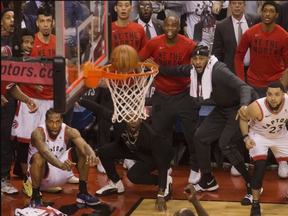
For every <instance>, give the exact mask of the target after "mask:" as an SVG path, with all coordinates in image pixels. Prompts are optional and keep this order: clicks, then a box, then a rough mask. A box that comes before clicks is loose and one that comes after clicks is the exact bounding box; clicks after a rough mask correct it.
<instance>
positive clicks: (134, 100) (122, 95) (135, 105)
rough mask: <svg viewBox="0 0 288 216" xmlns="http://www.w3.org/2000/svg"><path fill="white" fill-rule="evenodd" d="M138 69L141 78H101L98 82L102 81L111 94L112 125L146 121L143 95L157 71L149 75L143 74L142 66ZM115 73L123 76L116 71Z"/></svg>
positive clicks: (143, 68) (143, 67)
mask: <svg viewBox="0 0 288 216" xmlns="http://www.w3.org/2000/svg"><path fill="white" fill-rule="evenodd" d="M140 68H141V71H140V74H143V75H141V76H133V75H132V76H130V77H129V78H128V79H111V78H110V79H109V78H105V77H103V78H101V81H100V82H103V81H104V82H105V84H106V85H107V86H108V88H109V90H110V92H111V97H112V100H113V104H114V113H113V117H112V122H113V123H114V122H116V121H117V122H122V121H123V120H124V121H131V120H134V121H136V120H138V119H139V118H141V119H146V118H147V116H148V114H147V112H146V109H145V95H146V93H147V91H148V89H149V87H150V85H151V84H152V82H153V80H154V77H155V76H156V74H157V73H158V71H157V72H156V73H152V74H151V73H147V72H145V66H144V65H141V67H140ZM150 70H151V71H153V70H155V68H153V67H151V68H150ZM107 72H109V68H107ZM115 73H118V74H123V73H121V72H117V71H115ZM134 74H136V72H134ZM137 74H139V72H138V73H137ZM145 74H147V75H145Z"/></svg>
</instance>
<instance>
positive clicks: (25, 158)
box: [1, 1, 288, 216]
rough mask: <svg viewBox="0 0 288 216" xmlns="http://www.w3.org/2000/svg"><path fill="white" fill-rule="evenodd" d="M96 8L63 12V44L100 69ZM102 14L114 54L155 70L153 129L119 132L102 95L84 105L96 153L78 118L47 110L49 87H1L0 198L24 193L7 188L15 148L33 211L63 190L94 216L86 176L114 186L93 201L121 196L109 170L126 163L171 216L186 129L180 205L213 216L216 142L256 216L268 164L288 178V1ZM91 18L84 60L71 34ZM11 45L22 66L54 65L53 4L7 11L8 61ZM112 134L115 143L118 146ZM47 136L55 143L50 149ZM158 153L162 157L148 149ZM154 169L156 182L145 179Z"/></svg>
mask: <svg viewBox="0 0 288 216" xmlns="http://www.w3.org/2000/svg"><path fill="white" fill-rule="evenodd" d="M101 2H102V1H93V5H94V6H93V8H90V6H91V5H92V4H90V2H88V1H87V2H85V1H66V2H65V3H64V7H65V13H66V14H67V18H66V19H67V23H69V28H66V29H65V33H66V34H67V37H65V44H66V47H67V51H68V52H69V53H68V54H67V56H70V57H71V61H72V59H73V57H77V55H80V59H81V63H84V62H85V61H87V60H89V61H95V58H94V60H93V58H92V57H93V56H94V57H95V56H98V55H101V50H102V48H103V29H102V28H101V27H100V26H98V24H99V23H101V21H99V20H100V19H101V18H100V17H101V16H100V14H101V13H103V11H101V10H102V9H101ZM107 4H108V8H107V10H108V9H109V14H110V15H111V18H112V24H111V25H112V26H111V31H112V32H111V34H110V36H111V39H112V40H111V41H112V43H111V46H112V50H113V49H114V48H115V47H117V46H119V45H122V44H127V45H130V46H132V47H133V48H134V49H135V50H136V51H137V53H138V54H139V61H143V62H149V63H154V64H157V65H158V66H159V74H158V75H157V76H156V78H155V80H154V83H153V85H152V86H151V89H153V91H152V92H153V94H151V95H150V96H151V98H147V101H146V103H147V104H149V105H151V106H152V116H153V118H152V126H151V125H149V124H148V123H146V122H142V121H140V120H139V122H138V121H135V122H134V121H130V120H129V119H127V120H126V121H125V122H123V124H112V122H111V121H110V120H109V118H110V112H111V110H112V109H113V103H112V99H111V95H110V91H109V90H108V89H107V88H104V87H103V88H102V87H99V88H98V89H97V98H96V99H95V101H89V100H88V99H82V98H81V99H80V100H79V104H81V105H82V106H84V107H87V108H90V109H91V110H92V111H93V113H94V115H95V116H97V123H98V124H99V127H98V128H99V130H98V139H97V144H96V147H97V148H96V149H93V150H92V149H91V148H90V147H89V145H88V144H87V142H88V141H87V140H86V141H85V140H84V139H83V138H82V137H81V135H80V134H79V132H78V131H77V130H76V129H74V128H72V127H70V126H71V121H72V117H73V116H72V115H73V108H71V109H70V110H69V111H68V112H67V113H66V114H65V115H64V116H63V119H64V121H63V120H62V115H60V114H59V115H58V114H57V113H56V112H54V110H53V109H50V108H52V107H53V87H51V86H50V87H49V86H42V85H32V84H14V83H9V82H2V81H1V192H3V193H7V194H11V195H13V194H18V190H17V189H16V188H15V187H13V182H11V180H10V171H11V165H12V161H13V157H14V156H15V154H14V152H15V149H17V158H14V159H16V161H17V162H18V163H19V166H20V170H21V175H23V189H22V192H23V193H25V194H26V195H27V196H29V197H31V203H30V204H31V206H32V207H39V206H41V205H43V204H42V201H41V196H42V195H41V192H40V190H45V191H48V192H49V191H52V192H53V191H55V190H56V191H61V190H62V189H61V186H62V185H63V184H64V183H66V182H67V181H68V182H70V183H79V193H78V195H77V202H80V203H83V202H84V203H88V204H90V205H97V204H99V203H100V200H98V199H97V198H95V197H93V196H92V195H90V194H89V193H88V192H87V187H86V184H87V178H88V172H89V166H91V167H92V166H95V165H97V170H98V173H107V175H108V177H109V179H110V181H109V182H108V183H107V185H105V186H103V187H102V188H100V189H99V190H98V191H96V196H107V195H110V194H112V193H123V192H124V191H125V189H124V185H123V183H122V181H121V177H120V176H119V175H118V174H117V172H116V170H115V167H114V162H113V161H114V160H115V159H119V161H121V160H123V161H124V164H123V166H124V168H126V169H128V170H129V171H128V173H129V175H128V174H127V176H128V178H129V179H130V181H132V182H134V183H136V184H148V185H149V184H150V185H158V187H159V188H158V195H157V199H156V206H157V207H158V210H159V211H165V210H167V207H166V201H168V200H169V199H170V198H171V193H172V182H173V179H172V174H171V173H172V169H171V164H173V153H171V151H173V150H172V148H171V147H172V140H173V138H172V135H173V130H174V127H175V124H176V122H177V119H180V122H181V126H182V130H183V133H184V136H185V140H186V142H187V145H188V147H189V157H190V158H189V166H190V168H189V169H190V175H189V177H187V182H188V183H189V185H188V186H187V187H186V188H185V186H186V185H183V188H185V189H187V190H189V191H188V192H187V190H186V192H185V194H186V195H187V198H188V200H189V201H190V202H191V203H193V205H194V206H195V208H196V210H197V209H198V210H199V212H198V215H208V213H207V212H206V211H205V210H204V209H203V208H202V206H201V204H200V203H199V202H198V200H197V199H196V198H195V193H197V192H199V191H215V190H217V189H218V187H219V185H218V184H217V182H216V179H215V177H214V176H213V173H212V168H211V159H210V158H211V152H210V150H211V144H212V143H214V142H217V143H218V148H219V149H220V150H221V153H222V154H223V156H224V157H225V158H226V160H227V161H229V162H230V163H231V165H232V167H231V175H233V176H242V177H243V178H244V180H245V182H246V188H247V192H246V195H245V197H244V198H243V200H242V201H241V204H242V205H252V207H251V213H250V214H251V216H257V215H261V211H260V205H259V200H261V193H262V191H263V189H264V190H265V188H262V181H263V178H264V173H265V169H266V167H267V165H268V164H269V165H276V166H277V169H278V175H279V177H280V178H282V179H287V178H288V165H287V160H288V145H287V139H288V138H287V136H288V131H287V128H288V113H287V109H288V98H287V88H288V32H287V31H288V16H287V11H288V2H287V1H249V2H248V1H109V2H108V3H107ZM16 5H17V6H18V5H20V11H21V14H20V17H21V20H20V25H21V26H19V28H18V26H17V28H16V27H15V22H14V16H15V14H14V11H15V10H16V8H15V7H16ZM17 11H19V8H17ZM90 14H92V15H93V22H94V24H93V29H94V30H93V31H94V32H93V34H92V33H91V26H90V28H87V29H86V32H84V33H83V35H84V36H83V35H82V36H83V37H82V40H80V45H79V46H80V53H77V51H75V50H77V49H78V46H77V38H76V36H77V35H76V33H75V32H76V28H77V26H79V24H80V23H81V22H83V21H85V19H87V17H89V16H90ZM15 17H16V16H15ZM65 23H66V20H65ZM67 26H68V24H67ZM15 29H17V30H19V31H17V32H16V31H15ZM86 33H87V35H86V36H85V34H86ZM15 34H18V36H19V38H20V40H21V56H31V57H37V56H42V57H49V58H53V57H55V56H56V36H55V2H54V1H21V3H17V4H16V3H15V2H14V1H2V2H1V56H2V57H3V58H5V57H7V56H8V57H9V56H13V52H12V51H13V38H14V36H15ZM81 34H82V33H81ZM67 51H66V52H67ZM78 63H79V62H78ZM205 101H209V104H210V105H212V106H214V109H213V110H212V112H211V113H210V114H209V115H208V116H207V117H206V118H205V120H204V121H203V122H201V121H200V117H199V110H200V108H201V106H203V105H204V104H205ZM75 106H76V107H78V103H75ZM104 107H106V109H104ZM285 110H286V112H285ZM271 115H272V116H271ZM276 121H277V125H276V124H274V123H275V122H276ZM263 122H264V123H265V124H264V123H263ZM53 124H55V125H56V126H55V127H54V126H53ZM270 124H272V126H271V125H270ZM248 125H249V127H250V129H249V130H248ZM39 126H40V127H39ZM43 128H44V129H43ZM46 128H47V129H46ZM61 128H63V130H64V128H66V129H65V130H67V134H68V135H65V136H67V137H66V138H67V140H71V141H72V144H71V142H67V143H66V140H65V142H64V140H61V136H60V135H59V133H60V131H61ZM111 128H114V138H113V140H114V139H115V141H114V142H112V143H111V140H110V138H111V134H110V132H111ZM140 129H141V130H140ZM241 132H242V133H241ZM31 134H32V136H31ZM143 134H145V136H144V135H143ZM45 137H46V138H47V137H54V139H53V141H50V142H49V139H48V138H47V139H45ZM145 137H149V139H150V140H149V139H147V140H146V138H145ZM58 139H59V140H58ZM274 140H276V141H274ZM272 141H273V143H274V144H271V143H272ZM154 142H155V145H157V142H158V144H159V146H157V147H155V146H154V147H153V145H151V144H152V143H154ZM59 143H60V144H59ZM255 144H256V146H257V147H255ZM46 145H48V146H49V147H50V148H52V146H57V145H61V146H62V145H63V149H62V150H63V151H62V150H61V151H59V152H58V150H57V151H52V154H50V153H47V149H48V148H47V146H46ZM139 147H140V148H139ZM118 148H119V150H117V149H118ZM164 149H165V151H164ZM32 150H33V151H32ZM122 150H123V151H122ZM170 150H171V151H170ZM94 151H96V152H97V154H95V152H94ZM116 151H117V154H116ZM28 152H29V154H28ZM113 152H114V153H113ZM57 154H59V155H57ZM67 154H71V157H68V156H67ZM96 155H97V157H96ZM55 156H57V157H55ZM98 156H99V158H98ZM58 158H59V159H58ZM85 160H86V161H85ZM45 164H46V168H45V169H43V170H44V171H45V172H44V171H43V172H41V174H40V173H38V174H36V173H37V171H35V170H37V169H39V166H40V167H44V166H45ZM48 164H49V166H51V167H50V168H51V169H52V170H56V171H57V170H59V169H60V171H62V172H63V171H64V170H68V171H69V175H66V176H64V177H65V178H64V177H63V179H62V180H58V182H57V184H48V183H45V181H44V179H43V177H44V176H45V175H46V174H47V173H46V172H47V167H48V166H47V165H48ZM74 164H77V168H78V169H81V173H80V179H78V178H76V177H75V176H74V175H73V172H72V167H73V165H74ZM252 164H253V165H254V167H255V168H254V170H253V174H252V175H250V172H249V171H248V169H249V166H250V167H251V165H252ZM220 166H221V164H220ZM52 167H53V168H52ZM133 167H134V168H133ZM54 168H55V169H54ZM155 169H156V170H158V172H159V176H158V175H154V174H153V175H152V174H150V173H151V172H153V171H154V170H155ZM27 171H28V175H27ZM31 171H32V172H31ZM56 171H55V173H54V174H56V173H57V172H58V171H57V172H56ZM62 172H59V173H60V175H62ZM63 173H64V172H63ZM50 174H51V175H53V173H50ZM63 175H64V174H63ZM21 177H22V176H21ZM50 177H52V176H50ZM144 179H145V180H144ZM192 185H194V186H192ZM55 187H56V188H55ZM191 192H192V194H191ZM216 193H217V192H216ZM244 194H245V193H243V195H244ZM287 198H288V186H287ZM198 210H197V211H198ZM185 212H189V210H187V209H182V210H179V211H178V212H176V213H175V215H182V214H183V215H184V213H185ZM192 214H193V213H192V212H191V215H192ZM187 215H188V213H187Z"/></svg>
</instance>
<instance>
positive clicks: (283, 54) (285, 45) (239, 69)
mask: <svg viewBox="0 0 288 216" xmlns="http://www.w3.org/2000/svg"><path fill="white" fill-rule="evenodd" d="M261 25H262V24H261V23H259V24H256V25H254V26H252V27H251V28H249V29H248V30H247V31H245V33H244V34H243V36H242V38H241V41H240V44H239V46H238V47H237V51H236V54H235V70H236V74H237V76H238V77H239V78H240V79H242V80H243V81H244V64H243V59H244V56H245V54H246V51H247V50H248V48H249V47H250V66H249V69H248V71H247V82H248V83H249V84H251V85H253V86H256V87H266V86H267V85H268V84H269V83H270V82H272V81H276V80H279V79H280V78H281V76H282V75H283V72H284V70H285V69H286V68H287V67H288V33H287V32H286V31H285V30H284V29H283V28H281V27H280V26H278V25H276V26H275V29H274V30H273V31H272V32H270V33H267V32H264V31H263V30H262V28H261ZM283 60H284V63H285V64H286V67H285V66H284V63H283Z"/></svg>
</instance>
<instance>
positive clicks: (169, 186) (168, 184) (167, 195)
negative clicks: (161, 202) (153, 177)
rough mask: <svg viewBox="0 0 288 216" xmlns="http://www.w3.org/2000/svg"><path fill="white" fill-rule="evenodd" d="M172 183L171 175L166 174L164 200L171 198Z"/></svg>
mask: <svg viewBox="0 0 288 216" xmlns="http://www.w3.org/2000/svg"><path fill="white" fill-rule="evenodd" d="M172 183H173V179H172V177H171V176H170V175H167V182H166V189H165V191H164V199H165V200H166V202H167V201H168V200H169V199H171V196H172Z"/></svg>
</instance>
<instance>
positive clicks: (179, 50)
mask: <svg viewBox="0 0 288 216" xmlns="http://www.w3.org/2000/svg"><path fill="white" fill-rule="evenodd" d="M195 46H196V43H195V42H194V41H192V40H190V39H189V38H186V37H184V36H182V35H180V34H178V41H177V43H176V44H175V45H173V46H171V47H169V46H167V44H166V36H165V35H164V34H162V35H159V36H157V37H154V38H152V39H150V40H149V41H148V43H147V45H146V46H145V47H144V48H143V49H142V50H141V51H140V53H139V57H140V58H141V59H144V60H145V59H148V58H150V57H153V60H154V61H155V62H156V63H157V64H159V65H160V66H174V65H187V64H190V63H191V57H192V52H193V50H194V47H195ZM154 85H155V87H156V89H157V91H160V92H162V93H164V94H168V95H175V94H179V93H180V92H183V91H184V90H186V89H187V87H188V86H189V85H190V77H182V76H166V75H162V74H158V75H157V76H156V78H155V82H154Z"/></svg>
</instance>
